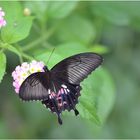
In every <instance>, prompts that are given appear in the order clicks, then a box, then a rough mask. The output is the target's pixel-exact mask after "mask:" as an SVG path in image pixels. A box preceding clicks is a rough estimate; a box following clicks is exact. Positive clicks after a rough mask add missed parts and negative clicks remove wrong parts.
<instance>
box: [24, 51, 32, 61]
mask: <svg viewBox="0 0 140 140" xmlns="http://www.w3.org/2000/svg"><path fill="white" fill-rule="evenodd" d="M21 55H22V56H23V57H24V58H26V59H28V60H34V58H33V57H31V56H29V55H28V54H25V53H23V52H22V53H21Z"/></svg>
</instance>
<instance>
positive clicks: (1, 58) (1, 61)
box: [0, 52, 6, 82]
mask: <svg viewBox="0 0 140 140" xmlns="http://www.w3.org/2000/svg"><path fill="white" fill-rule="evenodd" d="M5 69H6V56H5V54H4V53H3V52H0V82H1V80H2V78H3V76H4V73H5Z"/></svg>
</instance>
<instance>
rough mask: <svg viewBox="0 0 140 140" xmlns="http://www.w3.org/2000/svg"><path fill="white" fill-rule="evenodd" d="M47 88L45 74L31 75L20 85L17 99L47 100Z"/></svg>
mask: <svg viewBox="0 0 140 140" xmlns="http://www.w3.org/2000/svg"><path fill="white" fill-rule="evenodd" d="M48 88H49V83H48V77H47V73H46V72H37V73H33V74H31V75H30V76H29V77H27V78H26V80H25V81H24V82H23V83H22V85H21V87H20V90H19V97H20V98H21V99H22V100H25V101H29V100H44V99H47V98H48Z"/></svg>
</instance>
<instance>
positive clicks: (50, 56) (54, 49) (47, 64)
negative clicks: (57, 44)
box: [47, 48, 55, 65]
mask: <svg viewBox="0 0 140 140" xmlns="http://www.w3.org/2000/svg"><path fill="white" fill-rule="evenodd" d="M54 50H55V48H53V50H52V52H51V54H50V56H49V59H48V61H47V65H48V63H49V61H50V59H51V56H52V54H53V52H54Z"/></svg>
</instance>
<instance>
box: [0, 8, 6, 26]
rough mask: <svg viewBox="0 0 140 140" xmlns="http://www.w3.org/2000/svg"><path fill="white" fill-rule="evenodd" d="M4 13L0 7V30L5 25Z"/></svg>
mask: <svg viewBox="0 0 140 140" xmlns="http://www.w3.org/2000/svg"><path fill="white" fill-rule="evenodd" d="M4 16H5V12H4V11H3V10H2V8H1V7H0V28H1V27H2V26H5V25H6V20H5V19H4Z"/></svg>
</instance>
